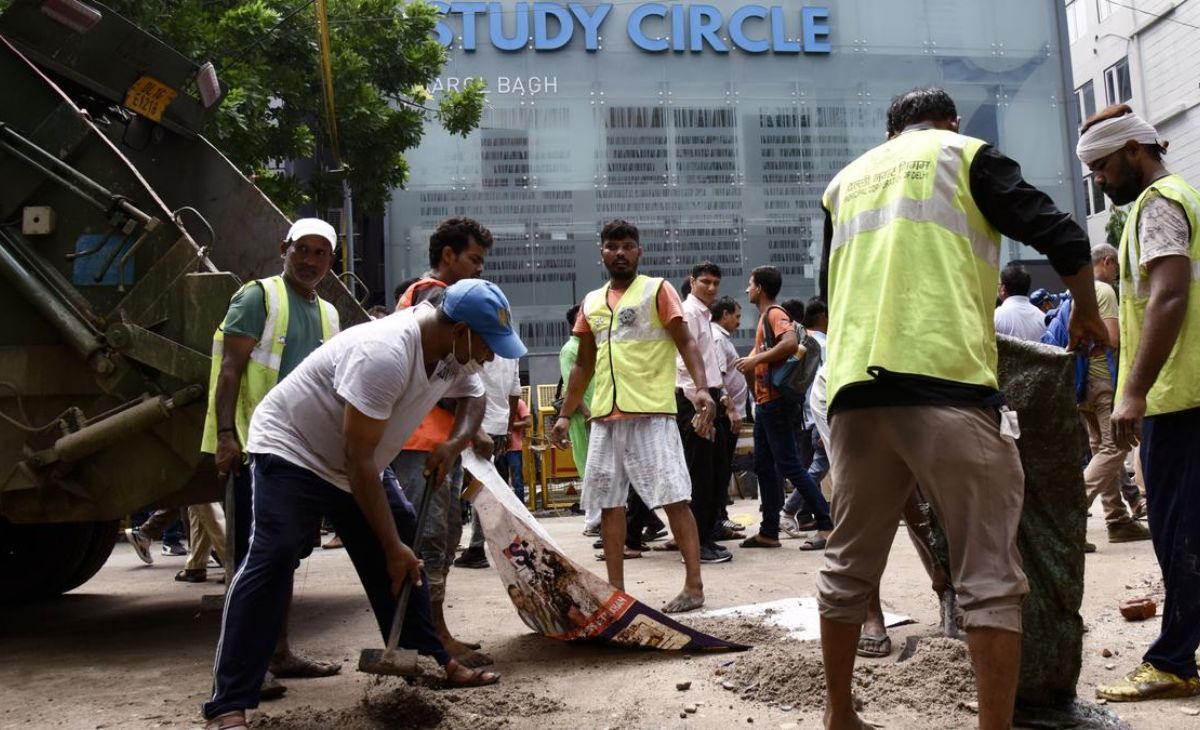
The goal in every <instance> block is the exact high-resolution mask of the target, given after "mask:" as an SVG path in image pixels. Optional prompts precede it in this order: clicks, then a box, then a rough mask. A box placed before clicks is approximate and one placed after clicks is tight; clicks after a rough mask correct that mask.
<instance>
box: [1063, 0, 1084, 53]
mask: <svg viewBox="0 0 1200 730" xmlns="http://www.w3.org/2000/svg"><path fill="white" fill-rule="evenodd" d="M1084 7H1085V4H1084V2H1083V0H1067V38H1068V39H1069V40H1070V41H1071V43H1074V42H1075V41H1077V40H1079V37H1080V36H1082V35H1083V34H1084V33H1087V11H1086V10H1085V9H1084Z"/></svg>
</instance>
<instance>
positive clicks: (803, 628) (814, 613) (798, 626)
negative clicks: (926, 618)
mask: <svg viewBox="0 0 1200 730" xmlns="http://www.w3.org/2000/svg"><path fill="white" fill-rule="evenodd" d="M730 616H740V617H742V618H755V619H760V618H761V619H762V622H763V623H765V624H770V625H772V626H778V627H779V628H781V629H784V630H785V631H787V632H788V636H789V637H790V638H793V639H795V640H797V641H817V640H819V639H820V638H821V614H820V612H819V611H818V610H817V599H816V598H814V597H812V596H798V597H795V598H782V599H780V600H778V601H765V602H763V603H752V604H749V605H747V606H734V607H733V608H721V609H717V610H715V611H705V612H704V613H701V614H697V616H696V617H697V618H727V617H730ZM883 622H884V624H885V625H886V626H887V627H888V628H892V627H893V626H903V625H904V624H911V623H914V621H913V620H912V619H911V618H909V617H908V616H901V615H900V614H895V613H888V612H887V611H884V612H883Z"/></svg>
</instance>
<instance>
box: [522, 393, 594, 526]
mask: <svg viewBox="0 0 1200 730" xmlns="http://www.w3.org/2000/svg"><path fill="white" fill-rule="evenodd" d="M557 389H558V386H557V385H539V386H537V404H538V407H537V419H536V424H535V426H536V428H535V433H534V435H533V436H532V437H531V438H530V440H529V442H530V447H531V449H532V450H533V451H534V452H535V453H536V454H537V456H536V458H537V460H538V464H539V465H540V467H541V474H540V478H539V479H538V487H539V489H540V491H541V495H542V500H541V506H542V507H543V508H544V509H560V508H564V507H570V506H571V505H572V504H575V503H576V502H578V501H579V491H580V489H581V488H582V486H583V483H582V481H581V480H580V478H579V469H577V468H576V467H575V459H574V457H573V455H572V453H571V449H569V448H568V449H560V448H558V447H556V446H554V445H553V444H551V443H550V431H551V429H553V428H554V420H555V418H557V416H558V411H557V410H555V408H554V405H553V404H554V393H555V391H556V390H557ZM529 483H530V484H532V483H533V482H529ZM531 491H532V490H531Z"/></svg>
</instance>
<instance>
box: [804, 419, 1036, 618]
mask: <svg viewBox="0 0 1200 730" xmlns="http://www.w3.org/2000/svg"><path fill="white" fill-rule="evenodd" d="M998 421H999V419H998V417H997V414H996V411H995V410H994V409H985V408H954V407H946V406H906V407H892V408H863V409H856V410H850V411H846V412H843V413H839V414H838V415H837V417H836V418H834V419H833V421H832V422H831V424H830V426H831V429H832V434H831V441H832V448H831V449H830V454H831V455H832V457H833V480H834V483H835V484H837V489H835V490H834V491H833V502H832V512H833V533H832V534H831V535H830V536H829V544H828V546H827V547H826V549H825V566H824V568H822V570H821V573H820V575H819V576H818V577H817V603H818V605H819V607H820V610H821V616H822V617H823V618H827V619H830V620H833V621H839V622H842V623H850V624H860V623H862V622H863V621H864V620H865V618H866V615H867V601H868V598H869V597H870V595H871V592H872V591H873V590H874V589H876V588H877V587H878V586H879V579H880V577H881V576H882V575H883V569H884V567H885V566H886V565H887V558H888V553H889V551H890V550H891V546H892V541H893V539H894V538H895V535H896V524H897V523H898V521H899V520H900V518H901V515H902V514H903V512H904V504H905V502H906V501H907V500H908V497H909V495H910V494H911V493H912V491H913V489H914V488H915V485H916V484H920V485H921V493H922V495H923V496H924V497H925V498H926V499H927V500H928V502H929V504H930V507H931V508H932V509H933V512H934V514H935V515H936V517H937V519H938V522H939V523H940V524H941V526H942V529H943V530H944V531H945V533H946V539H947V543H948V545H949V552H950V566H951V571H950V572H951V575H950V579H951V582H952V583H953V585H954V590H955V592H956V593H957V595H958V605H959V614H958V616H957V617H956V619H957V622H958V624H959V626H960V627H961V628H963V629H972V628H982V627H987V628H996V629H1002V630H1006V631H1013V632H1018V633H1019V632H1020V631H1021V602H1022V600H1023V599H1024V597H1025V595H1026V594H1027V593H1029V584H1028V582H1027V581H1026V579H1025V574H1024V573H1023V572H1022V570H1021V555H1020V553H1019V552H1018V551H1017V525H1018V523H1019V522H1020V519H1021V506H1022V503H1023V502H1024V496H1025V477H1024V473H1023V472H1022V470H1021V461H1020V457H1019V455H1018V453H1017V446H1016V442H1015V441H1013V440H1012V439H1010V438H1008V437H1006V436H1003V435H1001V433H1000V426H999V422H998Z"/></svg>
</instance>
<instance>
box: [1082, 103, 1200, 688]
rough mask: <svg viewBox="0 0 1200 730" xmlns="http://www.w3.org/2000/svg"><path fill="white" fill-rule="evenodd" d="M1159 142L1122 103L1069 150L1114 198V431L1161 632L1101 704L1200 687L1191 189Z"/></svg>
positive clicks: (1197, 241) (1199, 272)
mask: <svg viewBox="0 0 1200 730" xmlns="http://www.w3.org/2000/svg"><path fill="white" fill-rule="evenodd" d="M1166 151H1167V145H1166V143H1165V142H1162V141H1160V140H1159V138H1158V132H1157V130H1155V129H1154V127H1152V126H1151V125H1150V124H1148V123H1146V122H1145V121H1144V120H1143V119H1141V118H1140V117H1138V116H1137V115H1136V114H1134V113H1133V110H1132V109H1130V108H1129V107H1128V106H1126V105H1124V104H1121V105H1117V106H1112V107H1109V108H1108V109H1105V110H1104V111H1102V112H1101V113H1100V114H1097V115H1096V116H1094V117H1092V118H1091V119H1089V120H1088V121H1087V124H1085V125H1084V128H1083V131H1082V133H1081V135H1080V137H1079V146H1078V147H1077V148H1076V153H1077V154H1078V156H1079V159H1080V160H1081V161H1082V162H1083V164H1085V165H1087V166H1088V168H1089V169H1090V170H1091V171H1092V174H1093V175H1094V179H1095V181H1096V184H1097V185H1099V186H1100V188H1101V189H1102V190H1104V194H1105V195H1107V196H1108V197H1109V198H1111V199H1112V201H1113V202H1114V203H1116V204H1117V205H1126V204H1128V203H1133V207H1132V208H1131V209H1130V211H1129V218H1128V219H1127V220H1126V222H1125V231H1124V232H1123V233H1122V234H1121V248H1120V251H1119V254H1118V263H1119V264H1120V267H1121V316H1120V327H1121V338H1120V342H1121V349H1120V363H1119V366H1118V368H1117V390H1116V397H1117V400H1116V405H1115V406H1114V408H1113V412H1112V419H1111V420H1112V430H1113V438H1114V440H1115V441H1116V445H1117V447H1118V448H1121V449H1127V448H1132V447H1133V446H1134V445H1137V444H1138V443H1139V442H1140V444H1141V459H1142V469H1143V473H1144V475H1145V479H1146V502H1147V513H1148V515H1149V519H1150V538H1151V540H1152V541H1153V543H1154V553H1155V555H1156V556H1157V557H1158V564H1159V567H1160V568H1161V569H1162V575H1163V585H1164V587H1165V589H1166V601H1165V605H1164V606H1163V613H1162V616H1163V620H1162V629H1161V630H1160V632H1159V635H1158V638H1157V639H1156V640H1155V641H1154V643H1153V644H1151V646H1150V648H1149V649H1148V650H1147V651H1146V653H1145V655H1143V657H1142V665H1141V666H1140V667H1138V668H1137V669H1135V670H1134V671H1132V672H1130V673H1129V674H1127V675H1125V677H1124V678H1123V679H1121V680H1120V681H1118V682H1116V683H1114V684H1111V685H1107V686H1103V687H1098V688H1097V689H1096V695H1097V696H1098V697H1101V698H1103V699H1106V700H1109V701H1110V702H1133V701H1137V700H1149V699H1158V698H1164V697H1189V696H1192V695H1198V694H1200V678H1198V677H1197V674H1196V649H1197V647H1200V571H1198V570H1197V567H1196V566H1197V565H1200V499H1197V495H1198V494H1200V448H1197V446H1196V445H1197V443H1200V378H1198V377H1197V363H1200V191H1197V190H1196V188H1194V187H1192V186H1191V185H1189V184H1188V183H1187V182H1185V181H1184V180H1183V178H1181V177H1179V176H1178V175H1173V174H1171V173H1170V172H1168V171H1167V169H1166V168H1165V167H1164V166H1163V163H1162V158H1163V155H1164V154H1166Z"/></svg>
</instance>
